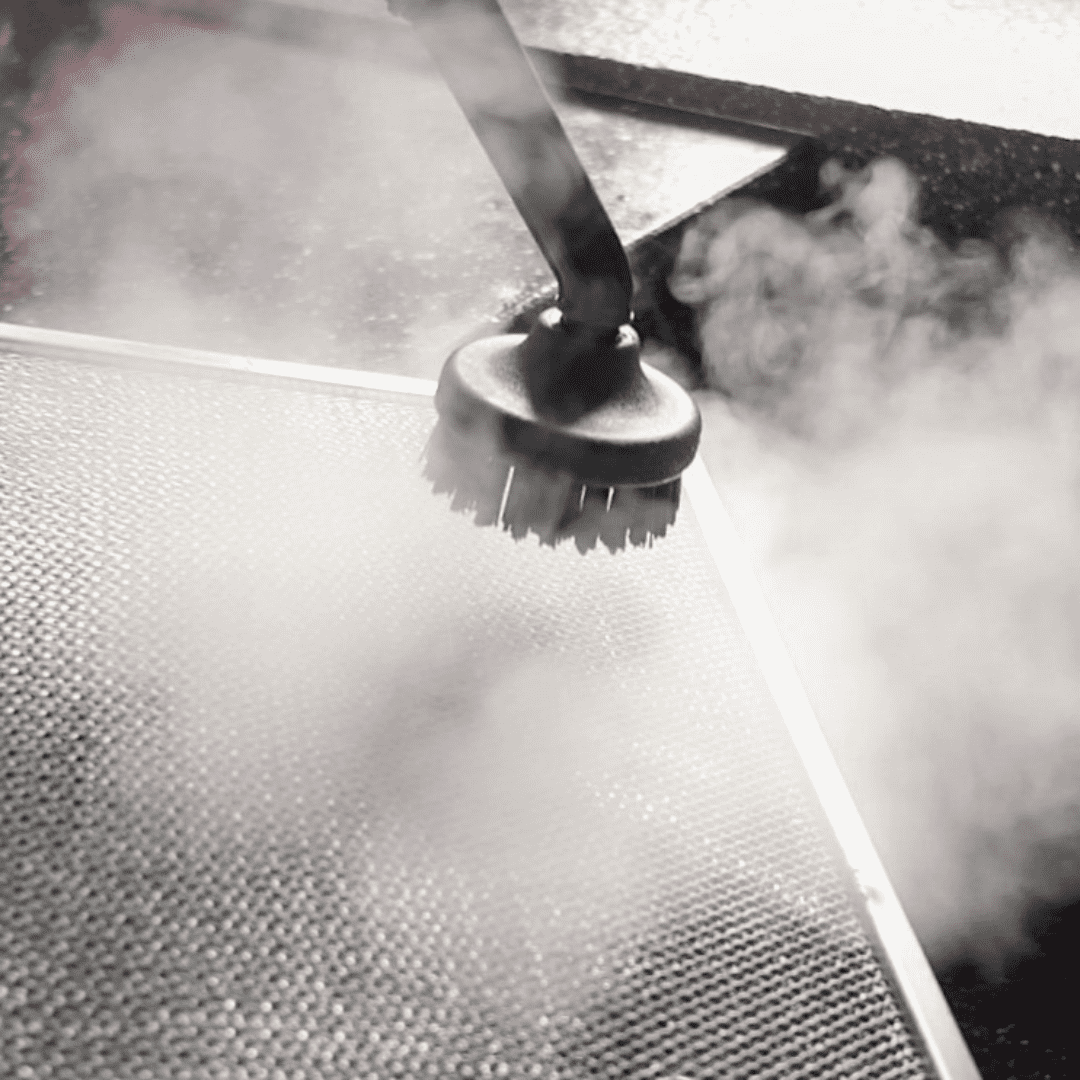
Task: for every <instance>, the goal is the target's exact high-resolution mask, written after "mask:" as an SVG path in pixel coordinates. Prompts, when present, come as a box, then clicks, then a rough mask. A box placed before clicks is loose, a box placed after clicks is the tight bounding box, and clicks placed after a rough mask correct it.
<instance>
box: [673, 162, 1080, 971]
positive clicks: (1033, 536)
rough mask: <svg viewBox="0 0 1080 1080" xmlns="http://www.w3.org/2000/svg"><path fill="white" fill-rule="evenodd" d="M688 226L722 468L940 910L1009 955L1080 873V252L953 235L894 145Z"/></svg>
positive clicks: (922, 918)
mask: <svg viewBox="0 0 1080 1080" xmlns="http://www.w3.org/2000/svg"><path fill="white" fill-rule="evenodd" d="M821 180H822V183H823V185H824V186H825V187H826V188H828V189H831V191H832V193H833V196H834V198H833V201H832V202H831V204H830V205H829V206H827V207H826V208H825V209H823V210H820V211H817V212H815V213H812V214H810V215H808V216H807V217H805V218H795V217H792V216H788V215H786V214H784V213H781V212H779V211H777V210H775V209H773V208H771V207H766V206H761V205H757V204H754V203H751V202H748V201H740V200H731V201H730V202H728V203H727V204H725V205H723V206H721V207H720V208H719V209H717V210H715V211H714V212H712V213H711V214H710V215H708V216H707V217H705V218H703V219H702V220H701V221H700V222H699V223H698V224H697V225H696V226H695V227H694V228H693V229H691V230H690V231H689V232H688V234H687V235H686V237H685V239H684V243H683V246H682V250H681V253H680V256H679V259H678V261H677V265H676V267H675V271H674V274H673V276H672V279H671V289H672V292H673V294H674V295H675V296H676V297H677V298H678V299H680V300H683V301H684V302H686V303H689V304H692V305H693V306H695V307H696V308H697V310H698V312H699V325H700V333H701V341H702V346H703V360H704V367H705V372H706V378H707V382H708V384H709V385H710V386H712V387H713V388H716V389H720V390H722V391H724V392H725V396H724V397H719V396H715V395H714V396H712V397H711V398H706V399H705V400H703V402H702V404H703V407H704V409H705V412H706V425H707V431H711V435H712V438H711V439H710V440H708V445H707V447H706V453H707V454H709V455H710V458H711V472H712V474H713V476H714V477H715V478H716V480H717V482H718V483H719V484H720V486H721V488H722V489H724V493H725V495H726V497H727V500H728V502H729V504H730V505H731V506H732V509H733V512H734V513H735V516H736V518H737V519H738V520H739V521H740V525H741V527H742V529H743V531H744V534H745V535H746V536H747V539H748V540H749V541H750V546H751V547H752V548H753V549H754V551H755V553H756V558H757V559H758V561H759V570H760V573H761V575H762V577H763V580H764V582H765V584H766V589H767V591H768V592H769V593H770V594H771V597H772V602H773V604H774V607H775V608H776V609H777V610H778V613H779V616H780V622H781V626H782V629H783V631H784V633H785V636H786V638H787V640H788V643H789V647H790V648H791V649H792V651H793V653H794V654H795V656H796V659H797V662H798V663H799V666H800V668H801V670H802V672H803V675H804V679H805V680H806V682H807V684H808V686H809V689H810V691H811V696H812V697H813V698H814V699H815V704H816V706H817V708H818V712H819V715H820V717H821V720H822V722H823V725H824V726H825V728H826V731H827V733H828V735H829V737H830V740H831V742H832V744H833V746H834V748H835V750H836V752H837V754H838V757H839V759H840V761H841V765H842V767H843V769H844V771H845V774H846V776H847V778H848V781H849V784H850V785H851V787H852V788H853V791H854V793H855V795H856V798H857V801H858V802H859V805H860V807H861V809H862V811H863V814H864V816H865V817H866V819H867V822H868V824H869V825H870V827H871V831H872V832H873V834H874V836H875V840H876V842H877V844H878V847H879V850H880V851H881V853H882V855H883V858H884V859H885V861H886V864H887V866H888V869H889V871H890V873H891V875H892V877H893V879H894V881H895V883H896V886H897V888H898V891H899V892H900V894H901V897H902V900H903V901H904V903H905V906H906V908H907V910H908V913H909V915H910V917H911V918H912V921H913V923H914V924H915V928H916V930H917V932H918V933H919V936H920V938H921V939H922V941H923V943H924V946H925V947H926V948H927V949H928V951H929V953H930V955H931V957H932V958H933V959H934V960H936V961H937V962H939V963H947V962H949V961H951V960H957V959H968V960H974V961H976V962H978V963H981V964H982V965H983V966H984V968H985V969H987V970H989V971H990V972H993V971H995V970H1000V969H1001V968H1002V967H1007V965H1008V964H1009V963H1010V961H1012V960H1013V959H1015V957H1016V956H1017V954H1019V953H1022V952H1023V951H1024V950H1025V949H1026V948H1028V947H1029V946H1030V941H1029V938H1028V930H1027V920H1028V918H1029V917H1030V915H1031V914H1032V913H1033V911H1034V910H1035V909H1037V908H1039V907H1040V906H1043V905H1054V904H1058V903H1063V902H1066V901H1068V900H1070V899H1073V898H1075V897H1076V896H1077V895H1078V894H1080V859H1078V854H1080V794H1078V790H1077V786H1076V777H1077V776H1078V775H1080V664H1078V660H1080V602H1078V601H1080V487H1078V483H1080V261H1078V259H1077V255H1076V252H1075V251H1074V250H1072V249H1071V247H1070V246H1069V244H1068V242H1067V241H1066V240H1065V239H1064V238H1063V237H1062V236H1061V235H1060V234H1058V233H1057V232H1056V231H1055V229H1054V228H1053V227H1052V226H1051V225H1049V224H1047V223H1046V222H1042V221H1039V220H1036V219H1034V218H1028V217H1025V216H1024V215H1014V216H1013V217H1012V218H1011V219H1008V220H1007V221H1006V222H1005V223H1004V224H1003V226H1002V228H1001V229H1000V230H999V243H998V244H996V245H995V244H991V243H989V242H985V241H975V240H971V241H965V242H964V243H962V244H961V245H960V246H959V248H958V249H956V250H955V251H954V250H950V249H949V248H947V247H946V246H945V245H944V244H943V243H942V242H941V241H940V240H939V239H937V238H936V237H935V236H934V235H933V234H932V233H931V232H930V231H929V230H928V229H926V228H924V227H921V226H920V225H919V224H918V190H917V185H916V183H915V181H914V180H913V178H912V177H911V176H910V175H909V174H908V173H907V172H906V170H905V169H904V167H903V166H902V165H901V164H900V163H898V162H896V161H893V160H880V161H877V162H874V163H873V164H872V165H871V166H869V167H868V168H867V169H866V170H864V171H862V172H858V173H849V172H846V171H844V170H843V169H842V168H841V167H839V166H838V165H837V164H836V163H829V164H827V165H826V166H825V167H824V168H823V170H822V174H821Z"/></svg>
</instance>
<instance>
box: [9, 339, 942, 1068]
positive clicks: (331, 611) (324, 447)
mask: <svg viewBox="0 0 1080 1080" xmlns="http://www.w3.org/2000/svg"><path fill="white" fill-rule="evenodd" d="M0 400H2V401H3V403H4V404H3V406H2V409H3V417H4V419H3V424H2V427H0V455H2V456H0V466H2V472H0V481H2V489H0V490H2V499H3V522H2V536H3V546H2V563H0V603H2V607H0V612H2V616H0V618H2V623H0V634H2V637H0V648H2V650H3V652H2V663H3V683H2V686H3V691H2V692H3V697H2V700H0V726H2V752H3V755H4V756H3V776H2V787H0V851H2V855H0V858H2V863H0V865H2V867H3V871H2V876H0V1073H2V1074H3V1075H4V1076H12V1077H75V1076H91V1077H124V1078H128V1077H131V1078H144V1077H152V1078H159V1077H161V1078H177V1080H180V1078H195V1077H214V1078H217V1077H260V1078H261V1077H274V1078H279V1080H280V1078H289V1080H301V1078H303V1080H315V1078H319V1077H326V1078H330V1077H347V1078H358V1077H380V1078H382V1077H388V1076H396V1075H401V1076H410V1077H411V1076H416V1077H420V1076H451V1075H452V1076H464V1077H490V1076H494V1077H502V1076H516V1077H526V1076H528V1077H533V1076H536V1077H548V1078H555V1077H594V1076H603V1077H661V1076H675V1075H676V1074H681V1075H684V1076H687V1077H750V1076H753V1077H784V1078H790V1077H816V1078H826V1077H845V1078H855V1077H881V1078H885V1077H888V1078H897V1080H899V1078H901V1077H921V1076H926V1075H928V1074H929V1066H928V1065H927V1063H926V1059H925V1057H924V1055H923V1053H922V1050H921V1049H920V1047H919V1044H918V1042H917V1040H916V1039H915V1037H914V1036H913V1035H912V1033H911V1030H910V1028H909V1026H908V1024H907V1022H906V1020H905V1018H904V1014H903V1012H902V1009H901V1007H900V1005H899V1003H898V1000H897V997H896V994H895V993H894V991H893V990H892V988H891V986H890V984H889V982H888V980H887V979H886V977H885V976H884V974H883V970H882V967H881V964H880V963H879V961H878V959H877V957H876V956H875V953H874V950H873V948H872V945H871V942H870V940H869V938H868V936H867V932H866V931H865V930H864V927H863V924H862V923H861V921H860V919H859V917H858V915H857V911H856V907H855V905H854V903H853V901H852V899H851V895H850V894H849V892H848V890H847V887H846V885H845V878H844V876H843V873H842V871H841V870H840V868H839V865H838V862H837V857H836V855H835V852H834V849H833V845H832V842H831V839H830V837H829V835H828V833H827V831H826V828H825V826H824V825H823V824H822V819H821V817H820V816H819V814H818V812H817V809H816V807H815V804H814V802H813V798H812V796H811V795H810V794H809V793H808V789H807V786H806V784H805V780H804V777H803V775H802V773H801V771H800V765H799V763H798V761H797V759H796V757H795V755H794V753H793V751H792V748H791V746H790V744H789V742H788V739H787V736H786V733H785V731H784V729H783V726H782V724H781V722H780V720H779V718H778V716H777V714H776V712H775V707H774V705H773V704H772V702H771V700H770V699H769V698H768V695H767V692H766V690H765V687H764V684H763V682H762V680H761V678H760V676H759V674H758V672H757V669H756V667H755V665H754V661H753V659H752V656H751V653H750V650H749V648H748V645H747V643H746V642H745V640H744V638H743V636H742V634H741V631H740V629H739V627H738V624H737V622H736V621H735V617H734V615H733V613H732V610H731V608H730V605H729V601H728V598H727V595H726V593H725V591H724V589H723V587H722V585H721V583H720V580H719V578H718V576H717V574H716V572H715V568H714V567H713V566H712V565H711V564H710V560H709V556H708V554H707V552H706V550H705V546H704V543H703V540H702V537H701V534H700V532H699V530H698V527H697V525H696V523H695V521H694V520H693V515H692V513H691V511H690V508H689V507H685V508H684V510H683V512H682V516H681V518H680V521H679V523H678V524H677V526H676V527H675V529H674V531H673V532H672V533H671V534H670V536H669V537H668V539H666V540H664V541H663V542H662V543H661V544H659V545H658V546H657V547H656V548H654V549H653V550H651V551H629V552H623V553H621V554H619V555H618V556H616V557H610V556H608V555H607V553H606V552H600V553H598V554H597V553H594V555H592V556H590V557H588V558H581V557H580V556H579V555H578V554H577V553H576V551H574V550H573V549H572V548H568V549H566V550H564V549H559V550H557V551H554V552H552V551H550V550H547V549H540V548H539V547H538V546H535V545H533V544H531V543H525V544H520V545H517V544H514V543H513V542H512V541H511V540H510V539H509V538H508V537H506V536H504V535H502V534H500V533H498V532H496V531H495V530H479V529H476V528H475V527H474V526H472V525H471V524H470V523H469V522H468V521H466V520H465V519H463V518H461V517H460V516H458V515H455V514H451V513H450V512H449V511H448V510H447V507H446V505H445V503H444V502H443V501H441V500H437V499H435V498H433V497H432V496H431V494H430V493H429V491H428V490H427V488H426V487H425V485H424V484H423V482H422V481H421V480H420V478H419V468H418V457H419V453H420V449H421V447H422V445H423V441H424V439H425V437H426V435H427V432H428V430H429V429H430V427H431V425H432V424H433V420H434V414H433V412H432V411H431V409H430V405H429V403H428V402H426V401H420V402H417V401H414V400H405V399H402V400H394V399H390V398H384V399H380V398H378V397H377V396H374V395H367V396H365V395H361V394H357V393H329V392H325V391H315V390H305V389H298V388H297V387H296V386H292V385H288V384H286V383H283V382H282V383H275V382H271V381H269V380H262V381H260V380H256V379H253V378H252V379H246V380H243V379H240V380H237V379H234V380H232V381H230V380H227V379H223V378H210V377H206V376H194V375H187V374H177V375H172V374H160V373H152V372H132V371H121V370H117V369H111V368H108V367H98V366H92V365H89V364H80V363H76V362H67V361H58V360H45V359H40V358H33V357H19V356H14V355H9V356H7V357H6V358H4V359H3V360H2V361H0Z"/></svg>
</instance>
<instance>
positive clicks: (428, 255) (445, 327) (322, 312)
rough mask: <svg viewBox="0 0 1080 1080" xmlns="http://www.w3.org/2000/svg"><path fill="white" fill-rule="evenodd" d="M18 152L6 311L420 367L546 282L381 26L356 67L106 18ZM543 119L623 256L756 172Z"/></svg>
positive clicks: (581, 122) (580, 117)
mask: <svg viewBox="0 0 1080 1080" xmlns="http://www.w3.org/2000/svg"><path fill="white" fill-rule="evenodd" d="M107 25H108V34H107V36H106V38H105V40H104V41H102V42H100V43H98V44H97V45H96V46H94V48H93V50H92V51H91V54H90V55H89V56H84V57H81V58H79V60H78V64H69V65H68V66H67V68H66V69H64V70H63V71H61V72H60V73H58V75H57V82H56V84H55V85H54V87H53V89H52V93H51V95H43V96H42V98H41V99H40V100H39V102H38V103H37V107H36V111H35V113H34V115H33V133H32V136H31V138H30V139H29V140H28V142H27V143H26V144H24V145H23V147H22V148H21V162H22V165H21V168H22V174H21V175H22V178H23V180H24V187H23V190H22V191H21V192H20V194H19V201H21V202H22V203H23V204H24V209H22V210H19V211H15V210H11V209H9V211H8V214H7V217H8V219H9V223H10V226H11V231H12V232H13V234H14V235H15V237H16V239H17V240H18V241H19V242H20V247H19V250H18V252H17V261H16V266H15V267H14V269H13V271H12V272H9V274H8V285H7V295H6V297H5V299H6V304H5V309H4V315H5V318H7V319H9V320H11V321H16V322H27V323H34V324H37V325H44V326H52V327H55V328H58V329H68V330H80V331H84V332H90V333H99V334H106V335H110V336H114V337H128V338H137V339H141V340H147V341H154V342H160V343H167V344H178V345H185V346H189V347H199V348H211V349H217V350H222V351H230V352H236V353H247V354H252V355H264V356H270V357H277V358H282V359H292V360H307V361H311V362H318V363H324V364H325V363H330V364H343V365H351V366H357V367H363V368H367V369H371V370H393V371H396V372H399V373H402V374H415V375H424V376H433V375H435V374H437V372H438V370H439V368H440V367H441V364H442V362H443V360H444V359H445V357H446V355H447V353H448V351H449V350H450V349H451V348H452V347H453V346H454V345H455V344H457V343H458V342H460V341H461V340H462V339H463V338H464V337H467V336H471V335H474V334H475V333H476V332H477V331H478V330H482V329H483V328H485V327H487V328H490V329H494V328H496V327H497V326H498V325H499V324H500V322H501V321H502V319H503V316H504V314H505V312H506V311H507V310H509V309H512V308H514V307H515V306H516V305H518V304H519V303H520V302H521V301H522V299H523V298H525V297H528V296H530V295H532V294H534V293H536V292H538V291H541V290H543V289H545V288H548V287H549V286H550V285H551V284H552V282H553V278H552V275H551V274H550V272H549V271H548V269H547V267H546V264H545V263H544V262H543V260H542V258H541V256H540V255H539V253H538V252H537V250H536V248H535V245H534V243H533V241H532V239H531V237H530V236H529V234H528V232H527V231H526V229H525V226H524V224H523V223H522V222H521V220H520V218H519V217H518V215H517V212H516V211H515V210H514V208H513V205H512V204H511V203H510V200H509V198H508V197H507V196H506V194H505V192H504V190H503V188H502V186H501V184H500V183H499V181H498V179H497V177H496V176H495V174H494V171H493V170H492V168H491V166H490V165H489V163H488V161H487V159H486V157H485V156H484V154H483V151H482V150H481V148H480V146H479V144H478V143H477V141H476V139H475V137H474V136H473V134H472V132H471V131H470V130H469V128H468V126H467V124H466V122H465V120H464V118H463V117H462V116H461V113H460V110H459V109H458V106H457V104H456V103H455V102H454V100H453V98H452V97H451V96H450V94H449V91H448V90H447V89H446V88H445V86H444V85H443V84H442V81H441V80H440V79H439V77H438V76H437V75H436V74H435V73H433V71H432V70H431V67H430V65H429V63H428V61H427V59H426V57H425V56H424V55H423V54H422V52H421V51H420V49H419V47H418V45H417V43H416V42H415V41H414V40H413V38H412V36H411V31H409V29H408V28H407V26H405V25H404V24H401V23H398V22H396V21H389V20H381V21H375V22H373V23H372V24H371V27H372V28H371V35H370V36H369V37H368V38H367V39H366V44H365V47H364V48H363V49H360V50H359V52H361V53H362V54H363V55H360V56H357V55H347V54H345V55H343V54H342V53H340V52H338V53H327V52H316V51H311V50H303V49H298V48H291V47H289V46H285V45H280V44H274V43H272V42H269V41H265V40H257V39H253V38H251V37H244V36H241V35H237V34H229V33H222V32H213V31H211V30H208V29H206V28H200V27H197V26H192V25H186V24H184V23H182V22H179V21H176V20H173V21H163V20H161V19H160V18H154V17H151V16H148V15H146V14H145V13H141V12H137V11H134V10H133V9H129V8H124V7H120V8H116V9H114V11H113V12H112V13H111V14H110V15H109V17H108V20H107ZM559 111H560V113H561V115H562V117H563V120H564V122H565V125H566V127H567V129H568V132H569V134H570V136H571V138H572V140H573V141H574V143H575V145H576V147H577V148H578V151H579V153H580V155H581V158H582V160H583V162H584V165H585V167H586V169H587V170H588V172H589V173H590V175H591V176H592V178H593V180H594V183H595V185H596V188H597V190H598V192H599V194H600V197H601V199H602V200H603V201H604V203H605V205H606V206H607V208H608V210H609V212H610V214H611V216H612V219H613V221H614V223H615V226H616V228H617V230H618V231H619V233H620V236H621V238H622V239H623V241H624V243H631V242H633V241H634V240H635V239H637V238H639V237H641V236H642V235H644V234H646V233H648V232H650V231H652V230H655V229H656V228H658V227H660V226H662V225H663V224H664V223H665V222H667V221H669V220H671V219H672V218H675V217H677V216H680V215H684V214H686V213H687V212H688V211H689V210H690V209H692V208H693V207H694V206H696V205H698V204H700V203H702V202H703V201H706V200H709V199H711V198H712V197H714V196H716V195H717V194H718V193H720V192H722V191H724V190H726V189H729V188H731V187H732V186H734V185H737V184H738V183H740V182H741V181H743V180H744V179H745V178H747V177H748V176H751V175H753V174H756V173H759V172H761V171H762V170H765V169H768V168H769V167H770V166H771V165H773V164H774V163H775V162H777V161H778V160H779V159H780V158H782V156H783V154H784V149H783V148H782V147H781V146H779V145H777V144H776V143H765V142H761V141H755V140H753V139H750V138H744V137H739V136H735V135H730V134H725V133H723V132H721V131H719V130H716V129H715V128H714V129H711V130H710V129H708V128H706V127H702V126H700V125H699V126H686V127H674V126H672V125H671V124H670V123H666V122H663V121H660V120H657V119H656V118H654V117H650V116H647V115H644V114H641V113H640V112H639V113H637V114H635V113H634V112H633V111H630V110H627V111H624V112H613V111H611V110H605V111H599V110H597V109H596V108H593V107H586V106H585V105H582V104H580V103H576V104H571V103H562V104H560V105H559Z"/></svg>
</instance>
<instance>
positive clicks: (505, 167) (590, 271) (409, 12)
mask: <svg viewBox="0 0 1080 1080" xmlns="http://www.w3.org/2000/svg"><path fill="white" fill-rule="evenodd" d="M390 6H391V10H392V11H394V12H395V13H396V14H399V15H402V16H404V17H405V18H407V19H408V20H409V21H410V22H411V23H412V24H413V27H414V29H415V30H416V32H417V34H418V35H419V36H420V38H421V40H422V41H423V43H424V45H425V47H426V48H427V50H428V51H429V52H430V54H431V56H432V58H433V59H434V60H435V63H436V64H437V65H438V67H439V70H440V71H441V73H442V75H443V78H444V79H445V80H446V83H447V85H448V86H449V87H450V89H451V91H452V92H453V94H454V96H455V97H456V98H457V100H458V103H459V104H460V105H461V108H462V109H463V110H464V112H465V115H466V117H467V118H468V121H469V123H470V124H471V125H472V128H473V130H474V131H475V132H476V134H477V136H478V137H479V139H480V142H481V143H482V144H483V146H484V149H485V150H486V151H487V155H488V157H489V158H490V159H491V162H492V164H493V165H494V166H495V169H496V171H497V172H498V174H499V176H500V178H501V179H502V182H503V184H504V185H505V186H506V190H507V191H508V192H509V193H510V197H511V198H512V199H513V200H514V205H515V206H517V208H518V211H519V212H520V213H521V216H522V217H523V218H524V219H525V224H526V225H528V227H529V230H530V232H531V233H532V235H533V237H534V238H535V240H536V242H537V244H538V245H539V247H540V250H541V251H542V252H543V255H544V258H545V259H547V262H548V265H549V266H550V267H551V269H552V270H553V271H554V273H555V277H556V278H557V279H558V283H559V302H558V303H559V309H560V310H561V312H562V316H563V320H564V321H565V322H566V323H567V324H568V327H582V328H588V329H590V330H592V331H594V332H595V331H600V332H604V331H614V330H616V329H617V328H618V327H620V326H622V325H623V324H624V323H627V322H629V321H630V314H631V309H630V303H631V297H632V295H633V282H632V278H631V275H630V265H629V263H628V262H627V258H626V253H625V252H624V251H623V247H622V244H621V242H620V241H619V237H618V235H617V234H616V232H615V228H614V226H613V225H612V224H611V219H610V218H609V217H608V215H607V211H605V210H604V207H603V205H602V204H601V202H600V199H599V198H598V197H597V194H596V191H595V190H594V189H593V186H592V182H591V181H590V180H589V177H588V176H587V175H586V173H585V170H584V169H583V168H582V165H581V162H580V161H579V160H578V156H577V153H576V151H575V150H574V148H573V146H572V145H571V143H570V140H569V139H568V138H567V136H566V132H565V131H564V130H563V126H562V124H561V123H560V121H559V118H558V116H556V115H555V110H554V109H553V108H552V107H551V102H550V101H549V100H548V97H547V94H546V93H545V91H544V88H543V86H541V84H540V80H539V79H538V78H537V75H536V72H535V71H534V70H533V67H532V64H531V63H530V62H529V58H528V57H527V56H526V55H525V50H524V49H523V48H522V47H521V43H520V42H519V41H518V39H517V36H516V34H515V33H514V30H513V28H512V27H511V25H510V23H509V22H508V21H507V19H506V16H505V15H504V14H503V12H502V9H501V8H500V7H499V5H498V3H497V0H391V5H390Z"/></svg>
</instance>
